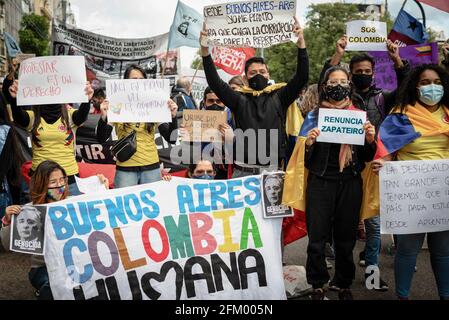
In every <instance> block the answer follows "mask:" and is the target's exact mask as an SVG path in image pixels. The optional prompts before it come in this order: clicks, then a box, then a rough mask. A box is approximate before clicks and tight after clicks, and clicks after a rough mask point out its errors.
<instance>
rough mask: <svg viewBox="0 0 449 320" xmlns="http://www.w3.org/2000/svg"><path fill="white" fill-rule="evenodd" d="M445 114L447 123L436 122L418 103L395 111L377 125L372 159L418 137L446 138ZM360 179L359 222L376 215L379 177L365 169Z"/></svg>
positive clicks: (448, 128) (401, 146)
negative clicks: (360, 209) (378, 126)
mask: <svg viewBox="0 0 449 320" xmlns="http://www.w3.org/2000/svg"><path fill="white" fill-rule="evenodd" d="M445 111H446V116H447V119H448V124H442V123H440V122H438V121H437V120H436V119H435V118H434V117H432V113H431V112H430V111H429V110H427V109H426V108H425V107H423V106H421V105H420V104H419V103H417V104H416V105H415V106H409V107H407V108H406V109H405V112H404V113H399V112H398V110H394V111H393V113H391V114H390V115H388V116H387V117H386V118H385V120H384V122H382V125H381V126H380V129H379V135H378V138H377V152H376V155H375V156H374V159H380V158H383V157H385V156H387V155H390V154H393V153H395V152H396V151H398V150H400V149H401V148H403V147H405V146H406V145H407V144H409V143H411V142H413V141H414V140H416V139H417V138H419V137H431V136H435V135H439V134H446V135H449V111H448V110H447V109H445ZM362 177H363V185H364V187H365V185H366V188H364V194H363V202H362V211H361V212H362V215H361V220H364V219H368V218H371V217H373V216H376V215H378V214H379V208H380V205H379V204H380V199H379V176H378V175H375V174H374V173H373V172H372V170H371V169H370V168H369V167H368V166H367V168H366V169H365V170H364V172H363V173H362ZM367 188H368V189H367ZM368 190H370V191H368Z"/></svg>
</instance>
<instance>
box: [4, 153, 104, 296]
mask: <svg viewBox="0 0 449 320" xmlns="http://www.w3.org/2000/svg"><path fill="white" fill-rule="evenodd" d="M97 176H98V178H99V179H100V181H101V183H102V184H104V185H105V187H106V189H108V188H109V181H108V179H107V178H105V177H104V176H103V175H101V174H100V175H97ZM69 194H70V192H69V185H68V176H67V174H66V171H65V170H64V168H63V167H62V166H60V165H59V164H57V163H56V162H54V161H49V160H47V161H43V162H41V163H40V164H39V165H38V166H37V168H36V170H35V172H34V174H33V176H32V177H31V182H30V195H31V201H32V204H33V205H39V204H47V203H53V202H57V201H61V200H64V199H66V198H67V197H68V196H69ZM24 208H28V210H30V208H31V210H33V207H24ZM22 213H25V209H24V210H22V207H20V206H9V207H7V208H6V215H5V216H4V217H3V219H2V226H3V228H2V229H1V237H0V238H1V240H2V245H3V247H4V248H5V249H7V250H8V249H9V248H10V236H11V232H12V229H11V221H12V216H13V215H18V214H22ZM34 215H35V213H34ZM28 220H32V219H28ZM35 220H36V219H35ZM16 221H18V223H19V225H20V219H19V220H17V219H16ZM39 223H40V222H36V221H28V224H31V225H32V226H36V227H37V224H39ZM16 227H17V228H20V227H19V226H16ZM28 229H31V228H28ZM28 233H30V231H29V232H28ZM28 276H29V279H30V282H31V284H32V285H33V287H34V288H36V296H37V298H38V299H39V300H50V299H53V296H52V293H51V290H50V283H49V279H48V272H47V267H46V265H45V260H44V256H43V255H32V256H31V270H30V272H29V274H28Z"/></svg>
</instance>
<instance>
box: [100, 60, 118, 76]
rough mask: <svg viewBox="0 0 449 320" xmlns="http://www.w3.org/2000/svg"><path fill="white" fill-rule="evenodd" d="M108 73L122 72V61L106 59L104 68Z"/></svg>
mask: <svg viewBox="0 0 449 320" xmlns="http://www.w3.org/2000/svg"><path fill="white" fill-rule="evenodd" d="M103 70H104V71H105V72H107V73H120V61H118V60H109V59H104V69H103Z"/></svg>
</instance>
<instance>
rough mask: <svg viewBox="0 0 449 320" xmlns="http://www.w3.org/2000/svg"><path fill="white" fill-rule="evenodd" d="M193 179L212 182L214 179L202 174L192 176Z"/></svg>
mask: <svg viewBox="0 0 449 320" xmlns="http://www.w3.org/2000/svg"><path fill="white" fill-rule="evenodd" d="M192 178H193V179H198V180H213V179H214V177H212V176H210V175H208V174H203V175H202V176H192Z"/></svg>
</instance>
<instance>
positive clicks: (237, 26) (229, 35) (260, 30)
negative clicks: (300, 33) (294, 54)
mask: <svg viewBox="0 0 449 320" xmlns="http://www.w3.org/2000/svg"><path fill="white" fill-rule="evenodd" d="M203 12H204V17H205V22H206V26H207V29H208V36H207V38H206V39H203V45H205V46H223V47H239V48H241V47H253V48H268V47H271V46H272V45H275V44H279V43H284V42H289V41H295V39H294V33H293V29H294V20H293V16H295V14H296V1H281V0H274V1H255V2H251V1H244V2H231V3H223V4H216V5H211V6H206V7H204V10H203Z"/></svg>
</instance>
